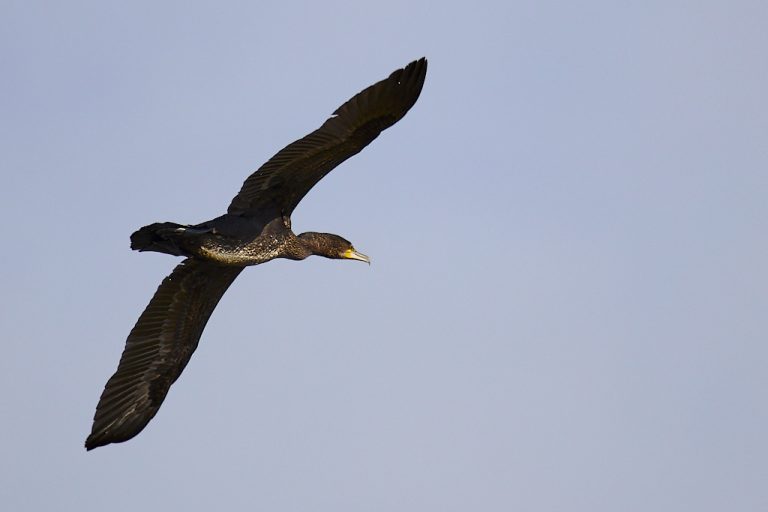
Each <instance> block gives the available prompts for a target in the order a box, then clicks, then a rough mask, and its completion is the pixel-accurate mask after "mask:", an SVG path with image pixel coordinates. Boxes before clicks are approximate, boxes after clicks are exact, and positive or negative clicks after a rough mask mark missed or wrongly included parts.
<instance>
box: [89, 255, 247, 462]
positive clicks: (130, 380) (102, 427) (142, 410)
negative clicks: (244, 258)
mask: <svg viewBox="0 0 768 512" xmlns="http://www.w3.org/2000/svg"><path fill="white" fill-rule="evenodd" d="M241 271H242V268H238V267H223V266H218V265H214V264H212V263H208V262H204V261H200V260H194V259H187V260H185V261H183V262H182V263H181V264H179V265H178V266H177V267H176V268H175V269H174V270H173V272H171V274H170V275H169V276H167V277H166V278H165V279H163V282H162V283H161V284H160V287H159V288H158V289H157V291H156V292H155V295H154V296H153V297H152V300H151V301H150V302H149V305H147V307H146V309H145V310H144V312H143V313H142V314H141V316H140V317H139V320H138V321H137V322H136V325H135V326H134V328H133V329H132V330H131V333H130V334H129V335H128V340H127V341H126V344H125V350H124V351H123V355H122V357H121V358H120V364H119V365H118V367H117V371H116V372H115V374H114V375H112V377H111V378H110V379H109V381H108V382H107V385H106V387H105V388H104V392H103V393H102V394H101V398H100V399H99V404H98V405H97V406H96V415H95V416H94V419H93V429H92V430H91V435H90V436H88V439H87V440H86V442H85V447H86V448H87V449H89V450H91V449H93V448H96V447H98V446H103V445H106V444H109V443H119V442H122V441H127V440H128V439H131V438H132V437H134V436H135V435H136V434H138V433H139V432H141V431H142V429H143V428H144V427H145V426H146V425H147V423H149V421H150V420H151V419H152V418H153V417H154V416H155V414H156V413H157V411H158V409H159V408H160V405H161V404H162V403H163V400H164V399H165V396H166V394H167V393H168V390H169V388H170V387H171V384H173V383H174V382H175V381H176V379H178V378H179V375H181V372H182V371H183V370H184V367H185V366H186V365H187V363H188V362H189V359H190V357H191V356H192V353H193V352H194V351H195V349H196V348H197V344H198V342H199V340H200V335H201V334H202V333H203V329H204V328H205V324H206V323H207V322H208V319H209V318H210V316H211V313H213V310H214V308H215V307H216V304H218V302H219V300H220V299H221V297H222V296H223V295H224V292H225V291H227V288H229V285H230V284H232V282H233V281H234V280H235V278H236V277H237V276H238V274H239V273H240V272H241Z"/></svg>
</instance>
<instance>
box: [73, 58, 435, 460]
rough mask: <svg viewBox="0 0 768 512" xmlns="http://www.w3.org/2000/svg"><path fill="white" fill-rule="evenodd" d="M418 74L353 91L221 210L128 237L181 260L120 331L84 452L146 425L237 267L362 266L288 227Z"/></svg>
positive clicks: (335, 241)
mask: <svg viewBox="0 0 768 512" xmlns="http://www.w3.org/2000/svg"><path fill="white" fill-rule="evenodd" d="M426 73H427V60H426V59H425V58H423V57H422V58H421V59H419V60H416V61H414V62H411V63H410V64H408V65H407V66H405V67H404V68H402V69H398V70H396V71H394V72H393V73H392V74H391V75H389V77H388V78H385V79H384V80H382V81H380V82H377V83H375V84H373V85H372V86H370V87H368V88H366V89H364V90H363V91H361V92H360V93H359V94H357V95H355V96H354V97H353V98H352V99H350V100H349V101H347V102H346V103H344V104H343V105H342V106H340V107H339V108H338V109H336V111H335V112H334V113H333V115H332V116H331V117H330V118H329V119H328V120H326V121H325V123H323V125H322V126H321V127H320V128H318V129H317V130H315V131H313V132H312V133H310V134H309V135H307V136H306V137H304V138H302V139H299V140H297V141H295V142H293V143H291V144H289V145H287V146H286V147H285V148H283V149H282V150H280V151H279V152H278V153H277V154H276V155H275V156H273V157H272V158H271V159H270V160H269V161H268V162H267V163H265V164H264V165H262V166H261V167H260V168H259V169H258V170H257V171H256V172H254V173H253V174H251V175H250V176H249V177H248V179H246V180H245V183H243V186H242V188H241V189H240V192H239V193H238V194H237V195H236V196H235V197H234V199H232V202H231V203H230V205H229V208H228V209H227V213H225V214H224V215H222V216H220V217H217V218H215V219H213V220H209V221H207V222H203V223H201V224H196V225H182V224H176V223H173V222H159V223H155V224H150V225H149V226H144V227H143V228H141V229H139V230H138V231H136V232H135V233H133V234H132V235H131V249H134V250H137V251H154V252H162V253H166V254H171V255H173V256H184V257H185V259H184V261H182V262H181V263H180V264H179V265H178V266H177V267H176V268H175V269H173V272H171V274H170V275H169V276H167V277H166V278H165V279H163V282H162V283H160V286H159V287H158V289H157V291H156V292H155V295H154V296H153V297H152V300H150V301H149V305H147V307H146V309H144V312H143V313H142V314H141V316H140V317H139V320H138V321H137V322H136V325H135V326H134V327H133V329H132V330H131V333H130V334H129V335H128V339H127V341H126V343H125V349H124V350H123V355H122V357H121V358H120V363H119V365H118V367H117V371H115V373H114V375H112V377H110V379H109V381H107V385H106V386H105V388H104V392H103V393H102V394H101V398H100V399H99V403H98V405H97V406H96V414H95V416H94V418H93V428H92V429H91V434H90V435H89V436H88V439H86V441H85V447H86V449H88V450H92V449H93V448H97V447H99V446H104V445H107V444H110V443H121V442H123V441H127V440H129V439H131V438H133V437H134V436H136V435H137V434H138V433H139V432H141V431H142V430H143V429H144V427H146V426H147V424H148V423H149V421H150V420H151V419H152V418H153V417H154V416H155V414H157V411H158V409H159V408H160V405H161V404H162V403H163V400H165V397H166V395H167V394H168V390H169V389H170V387H171V384H173V383H174V382H175V381H176V379H178V378H179V375H181V372H182V371H183V370H184V367H185V366H186V365H187V363H188V362H189V359H190V357H191V356H192V353H193V352H194V351H195V349H196V348H197V344H198V342H199V340H200V335H201V334H202V333H203V329H204V328H205V324H206V323H207V322H208V318H210V316H211V313H212V312H213V310H214V308H215V307H216V304H217V303H218V302H219V300H220V299H221V297H222V296H223V295H224V292H225V291H227V288H229V285H231V284H232V282H233V281H234V280H235V278H236V277H237V276H238V275H239V274H240V272H242V270H243V269H244V268H245V267H247V266H250V265H259V264H260V263H264V262H267V261H269V260H272V259H274V258H288V259H292V260H303V259H304V258H307V257H308V256H311V255H313V254H314V255H318V256H324V257H326V258H333V259H349V260H358V261H364V262H367V263H370V260H369V259H368V257H367V256H366V255H364V254H362V253H360V252H358V251H357V250H355V248H354V247H353V246H352V244H351V243H350V242H348V241H347V240H345V239H344V238H342V237H340V236H338V235H333V234H330V233H315V232H307V233H301V234H299V235H296V234H294V232H293V231H292V230H291V214H292V213H293V210H294V208H296V206H297V205H298V204H299V202H300V201H301V199H302V198H303V197H304V196H305V195H306V194H307V192H309V190H310V189H311V188H312V187H313V186H314V185H315V184H316V183H317V182H318V181H320V180H321V179H322V178H323V177H324V176H325V175H326V174H328V173H329V172H331V171H332V170H333V169H334V168H335V167H336V166H337V165H339V164H340V163H342V162H343V161H344V160H346V159H347V158H349V157H351V156H353V155H355V154H357V153H359V152H360V151H361V150H362V149H363V148H364V147H365V146H367V145H368V144H370V143H371V142H372V141H373V139H375V138H376V137H378V136H379V134H380V133H381V132H382V131H383V130H385V129H387V128H389V127H390V126H392V125H393V124H395V123H396V122H398V121H399V120H400V119H402V117H403V116H404V115H405V114H406V112H408V110H410V108H411V107H412V106H413V105H414V104H415V103H416V100H417V99H418V97H419V94H420V93H421V88H422V86H423V85H424V78H425V77H426Z"/></svg>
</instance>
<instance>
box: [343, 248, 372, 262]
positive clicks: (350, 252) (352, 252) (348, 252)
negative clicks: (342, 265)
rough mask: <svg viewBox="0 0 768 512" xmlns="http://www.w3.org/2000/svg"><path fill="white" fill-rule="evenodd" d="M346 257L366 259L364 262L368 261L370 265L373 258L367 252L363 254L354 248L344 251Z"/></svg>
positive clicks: (349, 258)
mask: <svg viewBox="0 0 768 512" xmlns="http://www.w3.org/2000/svg"><path fill="white" fill-rule="evenodd" d="M344 258H346V259H348V260H358V261H364V262H366V263H367V264H369V265H370V264H371V258H369V257H368V256H366V255H365V254H363V253H361V252H357V251H356V250H354V249H347V250H346V251H345V252H344Z"/></svg>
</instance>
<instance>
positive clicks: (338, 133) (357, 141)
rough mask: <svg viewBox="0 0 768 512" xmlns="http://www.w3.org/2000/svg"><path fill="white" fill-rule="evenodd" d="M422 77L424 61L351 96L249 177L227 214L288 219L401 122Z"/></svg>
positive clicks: (410, 105) (422, 82)
mask: <svg viewBox="0 0 768 512" xmlns="http://www.w3.org/2000/svg"><path fill="white" fill-rule="evenodd" d="M426 73H427V60H426V59H424V58H421V59H419V60H417V61H414V62H411V63H410V64H408V65H407V66H406V67H405V68H403V69H398V70H396V71H394V72H393V73H392V74H391V75H389V77H388V78H386V79H384V80H382V81H380V82H378V83H375V84H373V85H372V86H370V87H368V88H366V89H364V90H363V91H362V92H360V93H359V94H357V95H355V96H354V97H353V98H352V99H350V100H349V101H347V102H346V103H344V104H343V105H342V106H340V107H339V108H337V109H336V111H335V112H334V113H333V116H331V117H330V118H329V119H328V120H327V121H325V123H323V125H322V126H321V127H320V128H318V129H317V130H315V131H314V132H312V133H310V134H309V135H307V136H306V137H304V138H302V139H299V140H297V141H295V142H293V143H291V144H289V145H288V146H286V147H285V148H283V149H282V150H280V151H279V152H278V153H277V154H276V155H275V156H273V157H272V158H271V159H270V160H269V161H268V162H267V163H265V164H264V165H262V166H261V167H260V168H259V169H258V170H257V171H256V172H255V173H253V174H252V175H251V176H249V177H248V179H246V180H245V183H243V187H242V188H241V189H240V192H239V193H238V194H237V195H236V196H235V198H234V199H233V200H232V203H231V204H230V205H229V209H228V210H227V211H228V213H230V214H238V215H245V216H247V215H256V214H260V213H262V214H263V213H264V212H265V211H269V212H270V213H276V214H279V215H290V214H291V213H292V212H293V209H294V208H295V207H296V205H298V204H299V201H301V199H302V198H303V197H304V196H305V195H306V194H307V192H309V190H310V189H311V188H312V187H313V186H315V184H317V182H319V181H320V180H321V179H322V178H323V177H324V176H325V175H326V174H328V173H329V172H331V171H332V170H333V169H334V168H335V167H336V166H337V165H339V164H340V163H342V162H343V161H344V160H346V159H348V158H349V157H351V156H353V155H356V154H357V153H359V152H360V151H361V150H362V149H363V148H364V147H365V146H367V145H368V144H370V143H371V142H372V141H373V140H374V139H375V138H376V137H378V136H379V134H380V133H381V132H382V131H383V130H385V129H387V128H388V127H390V126H392V125H393V124H395V123H396V122H397V121H399V120H400V119H402V118H403V116H404V115H405V114H406V113H407V112H408V110H410V108H411V107H412V106H413V105H414V104H415V103H416V100H417V99H418V98H419V94H420V93H421V89H422V86H423V85H424V78H425V77H426Z"/></svg>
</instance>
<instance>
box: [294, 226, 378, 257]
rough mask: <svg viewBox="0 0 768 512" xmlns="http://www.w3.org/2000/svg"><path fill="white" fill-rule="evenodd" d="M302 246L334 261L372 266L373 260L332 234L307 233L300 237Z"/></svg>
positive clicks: (346, 241) (347, 241)
mask: <svg viewBox="0 0 768 512" xmlns="http://www.w3.org/2000/svg"><path fill="white" fill-rule="evenodd" d="M299 240H301V243H302V245H304V247H306V248H307V249H308V250H309V251H310V252H311V253H312V254H315V255H317V256H324V257H326V258H331V259H334V260H357V261H364V262H366V263H368V264H369V265H370V264H371V259H370V258H369V257H368V256H366V255H365V254H363V253H360V252H357V251H356V250H355V248H354V247H353V246H352V244H351V243H350V242H349V240H346V239H344V238H342V237H340V236H339V235H334V234H331V233H314V232H307V233H302V234H300V235H299Z"/></svg>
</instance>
